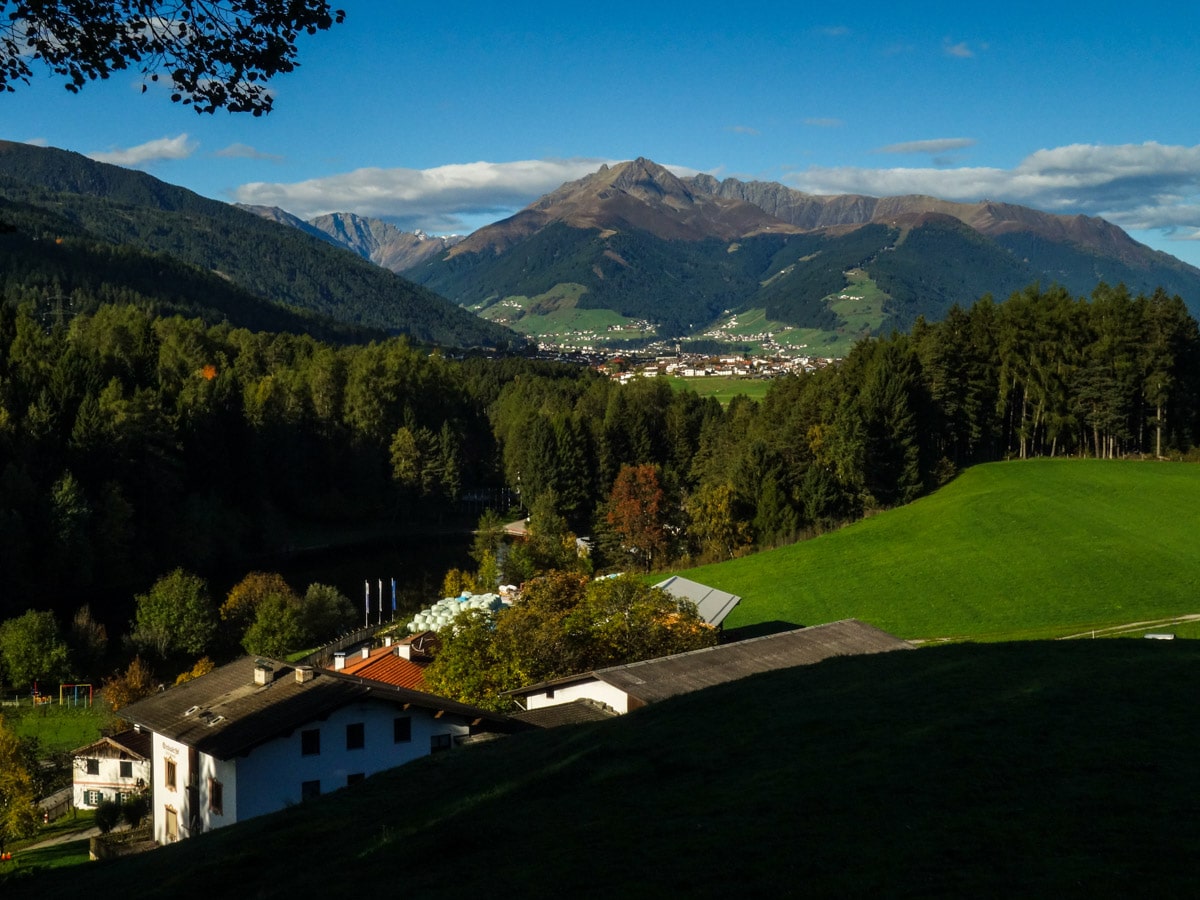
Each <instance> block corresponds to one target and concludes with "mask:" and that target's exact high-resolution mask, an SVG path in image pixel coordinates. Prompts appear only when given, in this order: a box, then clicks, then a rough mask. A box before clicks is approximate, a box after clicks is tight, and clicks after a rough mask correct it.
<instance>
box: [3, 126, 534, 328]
mask: <svg viewBox="0 0 1200 900" xmlns="http://www.w3.org/2000/svg"><path fill="white" fill-rule="evenodd" d="M0 222H2V223H4V225H5V226H6V227H5V228H4V229H3V231H4V234H3V235H0V238H2V239H3V240H2V242H0V243H2V246H0V256H3V258H4V259H5V262H6V270H7V271H8V272H9V273H10V279H9V280H10V283H11V282H12V275H11V273H13V272H15V271H20V272H21V283H22V286H23V287H29V286H33V287H34V288H36V290H35V293H37V292H38V291H40V292H41V293H42V294H45V295H46V296H49V295H50V293H53V294H56V295H59V296H63V295H66V296H71V295H73V294H75V293H79V292H82V293H83V294H86V295H88V296H90V297H93V298H96V297H100V296H114V295H128V296H132V297H137V298H140V299H141V300H142V301H143V302H147V303H151V304H153V305H155V306H156V308H158V309H160V310H162V311H165V312H179V313H182V314H185V315H199V316H201V317H203V318H205V319H208V320H214V319H215V320H218V321H220V320H227V321H229V322H231V323H232V324H234V325H240V326H244V327H251V328H265V329H270V330H281V331H308V332H313V333H316V334H318V335H321V336H324V337H330V336H336V335H337V334H341V335H343V337H348V338H352V339H363V337H364V336H373V337H379V336H383V335H388V334H405V335H408V336H410V337H411V338H413V339H414V340H416V341H420V342H426V343H432V344H438V345H442V346H447V347H472V346H500V345H508V344H510V343H512V342H513V341H514V340H518V341H519V338H517V336H516V335H514V334H513V333H512V332H510V331H508V330H507V329H505V328H503V327H502V326H499V325H495V324H493V323H491V322H487V321H485V320H483V319H480V318H479V317H477V316H474V315H472V314H471V313H469V312H468V311H466V310H464V309H462V308H461V307H459V306H457V305H455V304H452V303H449V302H448V301H446V300H445V298H443V297H440V296H438V295H437V294H435V293H434V292H433V291H431V290H429V289H427V288H425V287H422V286H420V285H417V284H414V283H413V282H411V281H409V280H408V279H405V278H402V277H400V276H397V275H396V274H394V273H392V272H389V271H387V270H385V269H384V268H381V267H380V266H377V265H372V264H371V263H370V262H368V261H367V260H364V259H362V258H360V257H359V256H358V255H357V254H356V253H349V252H346V251H345V250H344V249H339V248H337V247H335V246H331V245H330V242H329V241H328V240H326V239H324V238H321V239H318V238H317V237H316V236H315V234H314V233H313V231H311V230H298V229H296V228H292V227H281V225H279V224H276V223H272V222H269V221H266V220H265V219H264V218H263V217H262V216H259V215H254V214H253V213H250V212H247V211H245V210H242V209H237V208H236V207H234V206H232V205H230V204H227V203H221V202H219V201H216V200H209V199H206V198H204V197H201V196H199V195H198V194H195V193H193V192H191V191H188V190H185V189H184V188H180V187H176V186H174V185H170V184H167V183H165V182H163V181H160V180H158V179H156V178H153V177H151V176H149V175H146V174H145V173H142V172H137V171H132V170H129V169H124V168H120V167H118V166H112V165H107V164H104V163H98V162H95V161H94V160H91V159H88V158H87V157H85V156H82V155H80V154H78V153H71V152H67V151H63V150H57V149H52V148H44V147H34V146H31V145H28V144H20V143H13V142H8V141H0ZM289 224H292V223H289Z"/></svg>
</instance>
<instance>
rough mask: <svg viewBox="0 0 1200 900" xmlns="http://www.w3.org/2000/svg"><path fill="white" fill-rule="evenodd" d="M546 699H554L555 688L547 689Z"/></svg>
mask: <svg viewBox="0 0 1200 900" xmlns="http://www.w3.org/2000/svg"><path fill="white" fill-rule="evenodd" d="M546 699H547V700H553V699H554V688H550V690H548V691H546Z"/></svg>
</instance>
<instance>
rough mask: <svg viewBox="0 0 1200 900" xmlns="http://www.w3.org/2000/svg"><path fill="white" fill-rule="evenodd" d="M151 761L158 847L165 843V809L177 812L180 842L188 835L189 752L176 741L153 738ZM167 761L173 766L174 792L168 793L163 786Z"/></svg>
mask: <svg viewBox="0 0 1200 900" xmlns="http://www.w3.org/2000/svg"><path fill="white" fill-rule="evenodd" d="M153 759H154V762H153V772H154V792H153V794H152V797H153V805H154V840H156V841H158V843H160V844H166V843H168V841H167V807H168V806H171V807H173V808H174V809H175V810H176V813H177V815H178V820H179V838H180V840H182V839H183V838H185V837H187V835H188V827H187V824H188V809H187V784H188V780H187V775H188V773H187V765H188V748H187V747H186V746H184V745H183V744H180V743H179V742H177V741H173V740H171V739H170V738H166V737H163V736H162V735H161V734H155V735H154V757H153ZM168 760H174V762H175V789H174V790H171V789H169V788H168V787H167V786H166V777H167V761H168Z"/></svg>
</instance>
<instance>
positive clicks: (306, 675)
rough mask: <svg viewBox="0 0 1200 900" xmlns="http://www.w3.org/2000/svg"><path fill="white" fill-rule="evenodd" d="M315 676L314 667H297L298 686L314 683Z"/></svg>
mask: <svg viewBox="0 0 1200 900" xmlns="http://www.w3.org/2000/svg"><path fill="white" fill-rule="evenodd" d="M315 675H316V673H315V672H313V667H312V666H296V684H304V683H305V682H308V681H312V680H313V678H314V676H315Z"/></svg>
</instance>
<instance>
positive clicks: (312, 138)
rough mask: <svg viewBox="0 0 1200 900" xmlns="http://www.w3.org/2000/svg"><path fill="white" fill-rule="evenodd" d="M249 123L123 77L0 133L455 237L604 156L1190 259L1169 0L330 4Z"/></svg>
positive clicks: (1184, 62) (194, 184)
mask: <svg viewBox="0 0 1200 900" xmlns="http://www.w3.org/2000/svg"><path fill="white" fill-rule="evenodd" d="M339 5H341V6H343V7H344V8H345V10H346V14H347V15H346V21H345V23H344V24H342V25H340V26H336V27H335V28H334V29H333V30H332V31H330V32H327V33H322V34H319V35H316V36H314V37H308V38H305V39H303V42H302V45H301V56H300V62H301V66H300V68H299V69H297V70H296V72H294V73H292V74H290V75H287V76H284V77H281V78H279V79H277V80H276V81H275V82H274V83H273V90H274V92H275V111H274V112H273V113H271V114H270V115H269V116H267V117H265V118H260V119H255V118H253V117H250V116H245V115H232V114H227V113H218V114H216V115H212V116H207V115H205V116H201V115H197V114H195V113H194V112H192V111H191V110H190V109H189V108H186V107H181V106H178V105H176V104H172V103H170V102H169V100H168V98H167V93H168V91H167V90H166V89H165V88H161V87H159V86H157V85H151V87H150V89H149V90H148V91H147V92H146V93H144V94H143V93H141V87H142V80H143V79H142V78H141V77H140V76H139V75H138V74H137V73H122V74H119V75H118V76H116V77H114V78H113V79H111V80H110V81H108V82H104V83H97V84H90V85H88V86H87V87H85V88H84V89H83V91H82V92H81V93H80V94H78V95H72V94H69V93H68V92H67V91H66V90H64V88H63V87H62V81H61V80H59V79H56V78H54V77H52V76H50V75H48V74H46V75H42V74H41V73H38V74H39V77H35V79H34V81H33V82H32V83H31V84H30V85H28V86H21V87H18V89H17V91H16V92H15V93H12V94H7V95H0V137H4V138H7V139H10V140H17V141H29V142H34V143H39V144H45V145H49V146H55V147H61V148H64V149H68V150H75V151H78V152H80V153H84V154H87V155H89V156H93V157H95V158H98V159H103V160H105V161H109V162H115V163H118V164H121V165H128V166H133V167H137V168H141V169H144V170H145V171H148V172H150V173H151V174H153V175H155V176H156V177H159V178H162V179H164V180H166V181H169V182H172V183H175V184H180V185H183V186H185V187H189V188H191V189H193V190H195V191H198V192H199V193H201V194H204V195H206V196H209V197H213V198H216V199H221V200H231V201H232V200H239V201H242V202H248V203H265V204H269V205H275V206H281V207H283V208H284V209H287V210H288V211H290V212H292V213H295V214H297V215H300V216H302V217H305V218H308V217H311V216H314V215H317V214H319V213H323V212H334V211H348V212H357V213H360V214H363V215H371V216H380V217H383V218H387V219H389V220H390V221H393V222H395V223H397V224H399V225H401V226H403V227H406V228H410V229H411V228H418V227H419V228H423V229H424V230H426V231H429V232H434V233H446V232H452V231H457V232H460V233H463V232H466V231H470V230H471V229H473V228H476V227H479V226H480V225H483V224H486V223H488V222H491V221H495V220H496V219H499V218H502V217H504V216H506V215H510V214H511V213H513V212H515V211H516V210H517V209H519V208H520V207H522V206H524V205H525V204H527V203H529V202H531V201H532V200H534V199H536V198H537V197H539V196H540V195H541V194H543V193H546V192H548V191H550V190H552V189H554V188H555V187H557V186H558V185H559V184H561V183H562V182H563V181H566V180H570V179H574V178H579V177H582V176H583V175H584V174H586V173H588V172H591V171H594V170H595V169H596V168H598V167H599V165H600V164H601V163H602V162H613V161H617V160H623V159H631V158H634V157H637V156H645V157H648V158H650V159H653V160H655V161H656V162H659V163H662V164H664V165H668V166H671V167H673V168H675V169H677V170H678V171H703V172H710V173H712V174H714V175H716V176H718V177H728V176H736V177H739V178H742V179H746V180H749V179H760V180H768V181H780V182H782V183H784V184H787V185H789V186H791V187H795V188H798V189H801V190H806V191H809V192H811V193H846V192H853V193H865V194H871V195H874V196H887V195H894V194H905V193H925V194H932V195H935V196H939V197H944V198H947V199H955V200H964V201H975V200H980V199H984V198H987V199H992V200H1007V201H1011V202H1015V203H1021V204H1025V205H1029V206H1033V207H1035V208H1038V209H1044V210H1047V211H1050V212H1060V213H1068V214H1085V215H1099V216H1103V217H1104V218H1106V219H1108V220H1110V221H1112V222H1115V223H1116V224H1118V225H1120V226H1122V227H1123V228H1125V229H1126V230H1128V231H1130V233H1131V234H1133V235H1134V237H1136V238H1137V239H1138V240H1141V241H1143V242H1145V243H1147V244H1149V245H1151V246H1153V247H1155V248H1157V249H1160V250H1165V251H1166V252H1168V253H1172V254H1173V255H1175V256H1178V257H1180V258H1181V259H1185V260H1186V261H1188V262H1191V263H1192V264H1194V265H1200V115H1198V113H1200V65H1198V64H1197V58H1196V48H1197V47H1200V12H1198V11H1196V10H1197V8H1196V7H1192V6H1191V4H1171V5H1167V4H1158V3H1142V4H1123V5H1122V8H1121V9H1113V10H1111V11H1110V10H1109V9H1108V8H1107V7H1108V4H1104V3H1090V4H1082V3H1080V4H1075V3H1068V4H1046V3H1041V4H1036V5H1035V4H1031V3H1008V4H1004V5H996V6H990V5H989V6H988V7H986V8H980V7H977V6H975V5H972V4H963V3H953V4H949V3H947V4H940V3H916V4H909V5H900V4H890V3H889V4H884V3H861V4H857V5H854V6H853V7H851V6H848V5H843V4H825V5H822V6H821V7H820V8H817V7H816V5H812V4H799V3H794V2H792V3H788V4H773V3H746V4H740V5H738V4H730V5H723V6H721V7H715V8H713V10H712V11H711V12H709V11H706V10H705V6H704V5H703V4H697V3H694V2H693V3H687V4H681V3H658V4H631V3H624V2H612V3H608V4H603V5H600V4H592V5H580V4H571V5H569V6H567V7H564V8H562V9H547V8H545V7H543V6H542V5H541V4H524V3H519V2H514V3H510V4H494V3H486V4H485V3H474V2H459V3H454V4H419V5H416V6H414V5H411V4H393V3H384V2H370V3H368V2H363V0H346V2H343V3H341V4H339Z"/></svg>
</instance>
